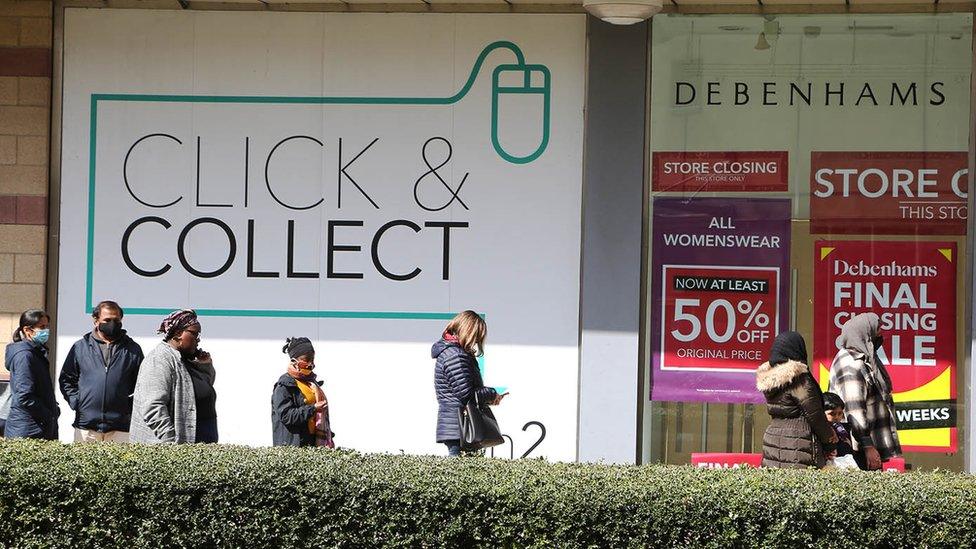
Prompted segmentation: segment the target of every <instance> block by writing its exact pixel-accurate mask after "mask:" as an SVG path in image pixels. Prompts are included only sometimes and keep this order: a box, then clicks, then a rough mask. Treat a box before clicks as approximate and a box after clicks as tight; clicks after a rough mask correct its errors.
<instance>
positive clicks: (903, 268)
mask: <svg viewBox="0 0 976 549" xmlns="http://www.w3.org/2000/svg"><path fill="white" fill-rule="evenodd" d="M834 274H835V275H847V276H911V277H916V278H935V277H937V276H939V268H938V267H936V266H934V265H899V264H898V263H897V262H895V261H892V262H891V263H886V264H883V265H872V264H870V263H865V262H864V261H858V262H857V263H848V262H847V261H844V260H836V261H834Z"/></svg>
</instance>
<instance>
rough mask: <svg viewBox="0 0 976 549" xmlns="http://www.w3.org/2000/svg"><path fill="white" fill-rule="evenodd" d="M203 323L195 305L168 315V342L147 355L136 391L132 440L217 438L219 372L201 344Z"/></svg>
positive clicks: (162, 328)
mask: <svg viewBox="0 0 976 549" xmlns="http://www.w3.org/2000/svg"><path fill="white" fill-rule="evenodd" d="M200 331H201V326H200V322H199V321H198V320H197V314H196V312H194V311H193V310H192V309H184V310H181V311H175V312H173V313H171V314H170V315H169V316H167V317H166V318H165V319H163V322H162V324H160V326H159V330H158V333H160V334H163V341H162V342H161V343H160V344H159V345H157V346H156V348H155V349H153V350H152V351H150V353H149V354H148V355H146V358H145V360H143V362H142V366H141V367H140V368H139V377H138V378H137V379H136V389H135V393H134V394H133V395H132V424H131V426H130V428H129V441H130V442H142V443H162V442H170V443H177V444H192V443H195V442H217V412H216V401H217V394H216V392H214V389H213V381H214V378H215V376H216V372H215V370H214V368H213V361H212V360H211V358H210V353H207V352H206V351H204V350H203V349H201V348H200V347H199V345H200Z"/></svg>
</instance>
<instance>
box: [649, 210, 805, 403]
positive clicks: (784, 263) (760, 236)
mask: <svg viewBox="0 0 976 549" xmlns="http://www.w3.org/2000/svg"><path fill="white" fill-rule="evenodd" d="M652 239H653V241H652V248H651V249H652V250H653V252H652V261H651V319H652V322H651V340H652V342H651V349H652V354H651V399H652V400H666V401H675V402H681V401H685V402H688V401H698V402H727V403H748V402H763V397H762V394H761V393H759V392H758V391H756V386H755V370H756V367H758V366H759V365H760V364H761V363H762V362H764V361H765V360H766V356H767V354H768V351H769V347H770V345H771V344H772V342H773V338H775V337H776V334H778V333H779V332H781V331H783V330H787V329H788V327H789V324H790V322H789V313H790V302H789V296H790V293H789V290H790V200H789V199H779V198H765V199H763V198H701V199H691V200H686V199H683V198H655V199H654V220H653V237H652Z"/></svg>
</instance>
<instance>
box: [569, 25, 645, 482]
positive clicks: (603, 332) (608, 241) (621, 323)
mask: <svg viewBox="0 0 976 549" xmlns="http://www.w3.org/2000/svg"><path fill="white" fill-rule="evenodd" d="M588 32H589V64H588V71H589V74H588V83H587V86H588V88H587V118H586V120H587V121H586V124H587V126H586V153H585V157H584V158H585V162H586V164H585V171H584V183H583V277H582V301H581V316H582V327H583V333H582V346H581V351H580V354H581V357H580V370H581V372H580V424H579V425H580V427H579V459H580V461H598V460H605V461H608V462H616V463H634V462H635V461H636V459H637V403H638V402H639V398H640V397H639V395H638V377H639V328H640V286H641V279H640V277H641V228H642V218H643V209H644V158H645V143H644V136H645V131H644V120H645V114H646V113H645V110H646V99H645V93H646V82H647V34H648V25H647V23H641V24H638V25H633V26H626V27H623V26H615V25H610V24H608V23H604V22H602V21H599V20H597V19H595V18H592V17H591V18H589V27H588Z"/></svg>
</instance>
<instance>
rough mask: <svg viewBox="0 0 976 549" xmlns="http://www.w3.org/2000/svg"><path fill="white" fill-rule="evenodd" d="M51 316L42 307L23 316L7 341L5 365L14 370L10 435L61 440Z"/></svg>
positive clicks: (6, 428) (11, 374)
mask: <svg viewBox="0 0 976 549" xmlns="http://www.w3.org/2000/svg"><path fill="white" fill-rule="evenodd" d="M49 323H50V318H49V317H48V316H47V313H45V312H44V311H42V310H40V309H30V310H28V311H24V313H23V314H21V315H20V322H19V323H18V326H17V329H16V330H15V331H14V333H13V342H12V343H9V344H7V349H6V351H5V355H6V356H5V364H6V367H7V371H9V372H10V386H9V387H8V388H7V391H9V392H10V412H9V415H8V416H7V423H6V425H5V426H4V436H5V437H6V438H36V439H42V440H57V438H58V415H60V409H59V408H58V403H57V401H56V400H55V398H54V381H53V379H52V378H51V366H50V363H49V362H48V359H47V340H48V334H49V333H50V332H49V331H48V324H49Z"/></svg>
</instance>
